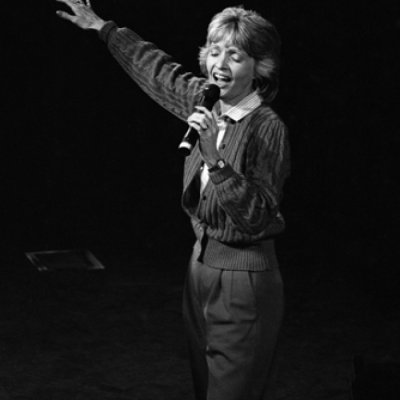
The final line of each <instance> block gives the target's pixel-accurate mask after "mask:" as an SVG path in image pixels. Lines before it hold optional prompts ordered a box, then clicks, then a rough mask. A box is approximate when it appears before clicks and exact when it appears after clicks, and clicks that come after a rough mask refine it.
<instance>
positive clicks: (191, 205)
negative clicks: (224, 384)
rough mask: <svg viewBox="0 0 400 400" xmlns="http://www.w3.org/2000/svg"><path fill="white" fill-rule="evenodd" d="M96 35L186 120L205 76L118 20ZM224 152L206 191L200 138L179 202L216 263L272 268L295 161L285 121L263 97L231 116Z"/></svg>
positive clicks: (206, 258)
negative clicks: (201, 181)
mask: <svg viewBox="0 0 400 400" xmlns="http://www.w3.org/2000/svg"><path fill="white" fill-rule="evenodd" d="M99 35H100V38H101V39H102V40H104V41H105V42H106V43H107V46H108V49H109V51H110V52H111V54H112V55H113V57H114V58H115V59H116V60H117V62H118V63H119V64H120V65H121V66H122V68H123V69H124V70H125V71H126V72H127V73H128V74H129V76H130V77H131V78H132V79H133V80H134V81H135V82H136V83H137V84H138V85H139V86H140V87H141V89H142V90H143V91H144V92H145V93H147V94H148V95H149V96H150V97H151V98H152V99H153V100H154V101H156V102H157V103H158V104H160V105H161V106H162V107H164V108H165V109H166V110H168V111H169V112H171V113H172V114H173V115H175V116H176V117H178V118H180V119H182V120H184V121H186V120H187V118H188V117H189V115H190V114H191V113H192V112H193V110H194V106H195V105H196V104H198V103H199V101H200V99H201V94H202V92H203V89H204V85H205V84H206V79H205V78H204V77H197V76H195V75H194V74H192V73H189V72H186V71H185V70H184V69H183V67H182V66H181V65H180V64H178V63H176V62H174V61H173V59H172V58H171V57H170V56H169V55H167V54H166V53H165V52H163V51H162V50H160V49H158V48H157V47H156V46H155V45H154V44H153V43H150V42H147V41H144V40H143V39H142V38H141V37H140V36H139V35H137V34H136V33H135V32H133V31H132V30H130V29H128V28H119V27H118V26H117V25H116V24H115V23H114V22H113V21H108V22H106V24H105V25H104V27H103V28H102V29H101V31H100V32H99ZM219 152H220V154H221V156H222V157H223V158H224V160H225V162H226V165H225V167H224V168H222V169H220V170H216V171H213V172H210V174H209V176H210V179H209V183H208V184H207V186H206V187H205V189H204V191H203V192H202V193H201V195H200V191H199V170H200V167H201V165H202V157H201V153H200V150H199V146H198V144H197V145H196V146H195V148H194V149H193V151H192V152H191V154H190V156H188V157H187V158H186V160H185V165H184V175H183V193H182V207H183V210H184V211H185V212H186V213H187V214H188V215H189V217H190V218H191V221H192V225H193V229H194V233H195V235H196V237H197V239H198V242H199V243H200V244H201V252H200V255H199V257H200V258H201V261H203V262H204V263H206V264H208V265H210V266H212V267H215V268H221V269H231V270H249V271H262V270H266V269H269V268H270V267H271V265H270V264H271V263H270V262H269V260H268V259H269V257H271V252H273V240H272V239H273V237H275V236H276V235H277V234H279V233H281V232H282V231H283V230H284V226H285V223H284V219H283V217H282V215H281V213H280V211H279V204H280V200H281V197H282V188H283V185H284V181H285V179H286V177H287V176H288V174H289V169H290V163H289V144H288V134H287V129H286V126H285V124H284V123H283V122H282V121H281V119H280V118H279V117H278V115H277V114H276V113H275V112H274V111H273V110H272V109H271V108H270V107H269V105H267V104H262V105H261V106H259V107H258V108H256V109H255V110H254V111H252V112H251V113H250V114H248V115H247V116H245V117H244V118H243V119H241V120H240V121H237V122H234V121H231V120H229V121H228V124H227V128H226V132H225V135H224V139H223V141H222V143H221V145H220V147H219Z"/></svg>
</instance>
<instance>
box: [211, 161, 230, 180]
mask: <svg viewBox="0 0 400 400" xmlns="http://www.w3.org/2000/svg"><path fill="white" fill-rule="evenodd" d="M234 173H235V172H234V170H233V168H232V166H231V165H229V164H226V165H225V166H224V167H223V168H219V169H216V170H215V171H210V172H209V176H210V179H211V181H212V183H214V185H218V184H219V183H222V182H224V181H226V180H227V179H228V178H230V177H231V176H232V175H233V174H234Z"/></svg>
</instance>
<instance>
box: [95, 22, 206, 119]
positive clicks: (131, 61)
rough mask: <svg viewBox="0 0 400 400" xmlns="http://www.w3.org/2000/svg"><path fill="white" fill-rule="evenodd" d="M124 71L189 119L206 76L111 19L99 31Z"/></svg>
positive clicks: (140, 85) (149, 92) (173, 110)
mask: <svg viewBox="0 0 400 400" xmlns="http://www.w3.org/2000/svg"><path fill="white" fill-rule="evenodd" d="M99 36H100V38H101V39H102V40H103V41H105V42H106V44H107V47H108V49H109V51H110V52H111V54H112V56H113V57H114V58H115V59H116V61H117V62H118V63H119V64H120V66H121V67H122V68H123V69H124V70H125V72H126V73H127V74H128V75H129V76H130V77H131V78H132V79H133V80H134V81H135V82H136V83H137V84H138V85H139V87H140V88H141V89H142V90H143V91H144V92H145V93H146V94H148V95H149V96H150V97H151V98H152V99H153V100H154V101H156V102H157V103H158V104H159V105H161V106H162V107H164V108H165V109H166V110H168V111H169V112H171V113H172V114H173V115H175V116H176V117H178V118H180V119H182V120H184V121H186V120H187V118H188V116H189V115H190V114H191V113H192V112H193V108H194V105H195V104H197V103H198V101H199V99H200V96H201V93H202V91H203V88H204V85H205V82H206V80H205V78H202V77H196V76H194V75H193V74H192V73H190V72H186V71H185V70H184V69H183V67H182V65H180V64H178V63H176V62H175V61H174V60H173V59H172V57H171V56H169V55H168V54H166V53H165V52H164V51H162V50H160V49H159V48H157V47H156V46H155V45H154V44H153V43H151V42H147V41H145V40H143V39H142V38H141V37H140V36H139V35H138V34H137V33H135V32H134V31H132V30H130V29H128V28H119V27H118V26H117V25H116V24H115V23H114V22H113V21H108V22H106V24H105V25H104V26H103V28H102V29H101V30H100V32H99Z"/></svg>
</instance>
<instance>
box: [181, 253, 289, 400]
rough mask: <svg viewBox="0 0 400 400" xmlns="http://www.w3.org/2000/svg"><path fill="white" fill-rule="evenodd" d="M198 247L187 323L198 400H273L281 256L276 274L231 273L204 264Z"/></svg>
mask: <svg viewBox="0 0 400 400" xmlns="http://www.w3.org/2000/svg"><path fill="white" fill-rule="evenodd" d="M198 251H199V246H198V245H195V247H194V250H193V254H192V257H191V260H190V263H189V268H188V272H187V278H186V283H185V289H184V294H183V317H184V323H185V329H186V337H187V340H188V345H189V355H190V363H191V369H192V376H193V382H194V390H195V394H196V400H266V399H268V400H270V399H272V397H270V396H272V393H273V392H272V391H271V390H270V388H271V385H272V381H271V380H272V377H273V375H274V374H273V371H274V359H275V351H276V345H277V340H278V334H279V330H280V327H281V323H282V317H283V310H284V294H283V283H282V278H281V274H280V271H279V266H278V263H277V261H276V257H275V254H271V255H268V260H269V265H270V267H271V268H270V269H268V270H266V271H261V272H250V271H231V270H221V269H217V268H213V267H210V266H208V265H206V264H204V263H202V262H200V261H198V259H197V258H198V257H197V252H198Z"/></svg>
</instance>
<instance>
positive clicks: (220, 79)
mask: <svg viewBox="0 0 400 400" xmlns="http://www.w3.org/2000/svg"><path fill="white" fill-rule="evenodd" d="M212 76H213V79H214V81H215V82H217V83H229V82H230V81H231V80H232V79H231V77H230V76H228V75H226V74H222V73H220V72H214V73H213V75H212Z"/></svg>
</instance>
